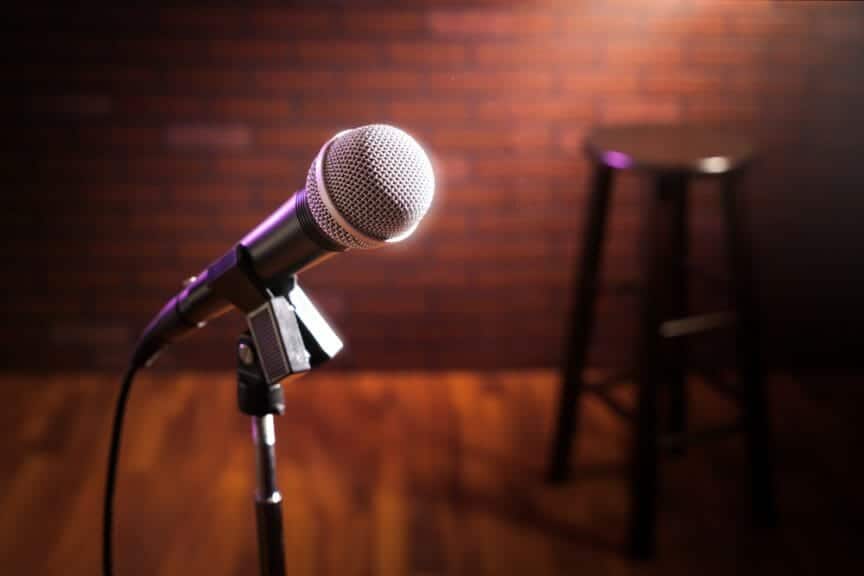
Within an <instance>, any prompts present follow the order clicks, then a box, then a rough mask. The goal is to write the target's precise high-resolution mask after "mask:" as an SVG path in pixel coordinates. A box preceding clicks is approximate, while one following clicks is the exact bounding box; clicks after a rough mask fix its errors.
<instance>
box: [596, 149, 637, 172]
mask: <svg viewBox="0 0 864 576" xmlns="http://www.w3.org/2000/svg"><path fill="white" fill-rule="evenodd" d="M603 163H604V164H606V165H607V166H611V167H612V168H618V169H622V170H623V169H624V168H630V167H631V166H632V165H633V159H632V158H630V156H628V155H627V154H624V153H623V152H616V151H615V150H609V151H608V152H604V153H603Z"/></svg>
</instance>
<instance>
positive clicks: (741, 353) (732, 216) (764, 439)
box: [723, 173, 775, 525]
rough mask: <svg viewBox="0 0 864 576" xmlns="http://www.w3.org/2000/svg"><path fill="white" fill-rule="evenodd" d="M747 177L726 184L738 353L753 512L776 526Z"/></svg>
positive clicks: (726, 180)
mask: <svg viewBox="0 0 864 576" xmlns="http://www.w3.org/2000/svg"><path fill="white" fill-rule="evenodd" d="M741 176H742V174H740V173H737V174H736V173H733V174H729V175H727V176H726V177H725V178H724V183H723V203H724V211H725V219H726V242H727V246H728V248H727V251H728V258H729V268H730V270H729V273H730V276H731V285H732V299H733V300H734V305H735V313H736V323H735V355H736V363H737V369H738V380H739V385H740V386H741V398H742V404H743V405H742V407H741V408H742V411H743V414H742V416H743V424H744V429H745V430H744V431H745V434H746V436H747V445H748V452H749V457H750V474H751V481H752V486H753V487H752V496H753V513H754V516H755V518H756V520H757V522H759V523H761V524H764V525H771V524H773V522H774V520H775V502H774V465H773V454H772V452H773V451H772V439H771V425H770V421H769V417H768V408H767V399H766V394H765V382H764V373H763V368H762V363H761V358H760V351H759V323H758V317H757V315H758V300H757V297H758V295H757V293H756V283H755V281H754V277H753V263H752V255H751V250H752V246H751V231H750V227H749V220H748V218H747V210H746V208H745V206H744V205H743V202H742V198H741V197H740V191H739V188H740V186H739V184H740V180H741Z"/></svg>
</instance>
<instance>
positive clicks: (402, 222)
mask: <svg viewBox="0 0 864 576" xmlns="http://www.w3.org/2000/svg"><path fill="white" fill-rule="evenodd" d="M318 162H320V163H321V166H320V170H321V176H322V177H321V178H320V179H319V175H318V174H317V172H316V164H317V163H318ZM322 183H323V188H324V190H321V189H320V188H321V187H320V184H322ZM434 193H435V175H434V173H433V172H432V164H431V162H429V158H428V157H427V156H426V153H425V152H424V151H423V149H422V148H421V147H420V145H419V144H418V143H417V142H416V141H415V140H414V139H413V138H412V137H411V136H409V135H408V134H406V133H405V132H403V131H402V130H400V129H398V128H394V127H393V126H387V125H385V124H371V125H369V126H362V127H360V128H355V129H353V130H348V131H346V132H343V133H341V134H339V135H338V136H337V137H336V138H335V139H333V140H332V141H331V142H330V143H329V145H328V146H325V148H324V150H323V153H322V154H319V156H318V158H317V159H316V161H315V162H313V163H312V167H311V168H310V169H309V175H308V177H307V179H306V197H307V199H308V203H309V208H310V211H311V213H312V217H313V218H314V219H315V222H316V223H317V224H318V226H319V227H320V228H321V230H322V231H323V232H324V234H325V235H327V236H328V237H329V238H330V239H332V240H333V241H335V242H337V243H338V244H341V245H342V246H345V247H346V248H373V247H376V246H379V245H381V244H382V243H384V242H387V241H390V242H396V241H399V240H401V239H402V238H405V237H407V236H408V235H410V234H411V232H413V230H414V228H415V227H416V226H417V224H418V223H419V222H420V220H421V219H422V218H423V216H424V215H425V214H426V211H427V210H428V209H429V205H430V204H431V203H432V197H433V196H434ZM328 200H329V202H328ZM328 204H329V205H330V206H328ZM334 210H335V212H337V214H333V211H334ZM340 222H341V223H340ZM345 222H347V226H346V225H344V224H345ZM352 228H353V230H352Z"/></svg>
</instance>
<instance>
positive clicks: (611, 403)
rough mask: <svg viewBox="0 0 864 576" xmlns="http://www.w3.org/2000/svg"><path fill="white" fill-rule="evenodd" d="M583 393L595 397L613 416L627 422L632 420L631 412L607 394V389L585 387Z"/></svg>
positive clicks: (632, 414)
mask: <svg viewBox="0 0 864 576" xmlns="http://www.w3.org/2000/svg"><path fill="white" fill-rule="evenodd" d="M585 392H589V393H591V394H593V395H594V396H596V397H597V398H598V399H599V400H600V401H601V402H603V404H605V405H606V407H607V408H609V409H610V410H612V412H614V413H615V414H617V415H618V416H620V417H621V418H626V419H628V420H632V419H633V418H634V413H633V410H632V409H631V408H629V407H627V406H624V405H623V404H622V403H621V402H620V401H619V400H618V399H617V398H615V397H614V396H612V395H611V394H609V390H608V388H605V387H596V386H591V387H586V388H585Z"/></svg>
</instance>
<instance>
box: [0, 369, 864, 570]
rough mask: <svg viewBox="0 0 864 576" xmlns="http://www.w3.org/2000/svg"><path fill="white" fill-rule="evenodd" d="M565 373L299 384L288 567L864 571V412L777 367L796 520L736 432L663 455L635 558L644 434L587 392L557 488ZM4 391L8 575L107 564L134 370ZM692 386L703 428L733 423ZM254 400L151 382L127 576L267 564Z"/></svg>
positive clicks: (123, 543) (215, 378) (209, 384)
mask: <svg viewBox="0 0 864 576" xmlns="http://www.w3.org/2000/svg"><path fill="white" fill-rule="evenodd" d="M555 382H556V381H555V375H554V374H552V373H551V372H524V373H493V374H480V373H366V374H363V373H361V374H345V373H338V372H326V371H325V372H322V373H319V374H316V375H312V376H308V377H306V378H305V379H301V380H299V381H296V382H294V383H291V384H290V385H289V386H287V387H286V400H287V413H286V415H285V416H283V417H281V418H278V419H277V435H278V446H277V448H278V458H279V467H278V471H279V482H280V487H281V489H282V493H283V497H284V499H285V502H284V513H285V524H286V534H285V544H286V549H287V562H288V568H289V574H292V575H295V574H296V575H313V574H314V575H339V576H343V575H353V574H357V575H373V574H374V575H382V576H388V575H394V576H395V575H408V574H412V575H435V574H466V575H467V574H471V575H474V574H592V575H593V574H601V575H602V574H609V575H619V574H682V575H683V574H718V575H719V574H724V575H727V574H769V573H778V574H779V573H783V574H811V573H812V574H817V573H821V574H824V573H850V572H849V569H850V566H851V563H852V562H855V561H857V562H859V563H860V559H859V558H858V555H857V554H856V553H855V548H856V546H858V544H857V540H858V537H859V536H860V518H861V517H862V516H861V514H862V512H864V506H862V499H861V496H860V485H861V480H862V474H861V465H860V463H858V459H860V456H861V454H860V453H859V452H858V449H859V448H860V446H859V445H858V444H857V442H856V437H855V433H856V431H857V427H855V423H856V422H857V405H853V404H849V405H847V402H845V401H843V399H842V397H839V398H838V397H835V396H837V395H836V394H835V395H832V394H831V393H823V394H822V395H821V396H818V395H817V396H816V397H815V398H814V397H813V396H812V394H810V393H809V392H808V389H807V388H806V387H804V386H802V385H799V384H798V383H797V382H795V381H792V380H791V379H788V378H774V379H773V380H772V391H773V393H774V397H775V405H774V412H775V415H776V418H775V420H776V428H777V434H778V478H779V481H780V491H779V496H780V507H781V513H782V520H781V525H780V527H779V528H778V529H776V530H773V531H769V532H759V531H756V530H755V529H753V528H752V527H751V526H750V524H749V517H748V514H747V512H748V508H747V503H748V501H747V497H748V490H747V484H746V469H745V468H744V462H745V461H744V452H743V445H742V442H741V441H740V439H738V438H730V439H729V440H723V441H721V442H719V443H716V444H712V445H710V446H705V447H700V448H698V449H692V450H690V451H689V452H688V453H687V454H686V455H685V456H684V457H681V458H676V459H668V460H666V461H665V462H664V466H663V479H662V494H661V519H660V542H659V554H658V558H657V560H656V561H653V562H650V563H647V564H643V565H637V564H633V563H632V562H630V561H629V560H627V559H626V558H625V557H624V555H623V553H622V549H623V543H624V539H623V536H624V533H625V528H626V519H627V501H626V483H625V480H626V475H625V473H624V471H625V469H626V468H625V466H626V453H627V446H628V435H627V430H626V428H625V427H624V426H623V425H622V424H621V423H620V422H618V421H617V420H616V419H615V418H614V417H613V416H611V415H610V414H608V413H607V412H606V411H605V409H604V408H603V406H602V405H601V404H599V403H597V402H596V401H594V400H592V399H590V398H589V399H586V400H585V402H584V404H583V414H584V428H583V433H582V434H581V436H580V441H579V447H578V449H579V455H580V460H579V467H578V472H577V474H576V478H575V479H574V481H573V482H571V483H570V484H567V485H565V486H557V487H550V486H546V485H544V484H543V483H542V481H541V477H542V466H543V461H544V457H545V454H546V447H547V443H548V439H549V432H550V428H551V415H552V413H553V410H552V409H553V402H554V397H555ZM0 385H2V387H3V388H2V389H3V390H4V391H5V394H4V401H3V404H2V422H3V424H2V426H3V430H2V435H0V455H2V460H0V513H2V517H0V573H2V574H8V575H13V574H14V575H17V574H22V575H23V574H28V575H29V574H39V575H41V574H46V575H55V574H57V575H69V576H74V575H79V574H80V575H84V574H88V575H89V574H98V572H99V545H100V514H101V497H102V489H103V476H104V466H105V459H106V450H107V443H108V442H107V434H108V429H109V424H110V419H111V410H112V402H113V399H114V396H115V394H116V390H117V384H116V378H115V377H111V376H110V375H109V376H106V375H86V374H85V375H78V374H63V375H53V376H49V377H44V376H43V377H38V376H33V375H26V376H25V375H9V374H7V375H5V376H3V377H2V378H0ZM848 388H850V387H849V386H841V387H836V389H837V390H841V389H842V390H846V389H848ZM693 391H694V393H693V396H694V400H693V406H694V412H693V417H694V419H697V420H699V421H702V422H711V421H717V420H722V419H723V418H725V417H727V416H728V415H729V414H731V411H730V410H729V408H728V407H727V406H725V405H724V401H723V400H721V399H720V398H718V397H716V396H713V395H711V393H710V392H708V391H707V390H706V389H705V388H704V387H702V386H700V385H699V384H698V383H696V384H695V385H694V386H693ZM234 394H235V387H234V383H233V378H232V375H231V374H209V375H208V374H200V373H195V374H174V375H168V374H144V375H142V376H141V377H140V379H139V381H138V382H137V383H136V386H135V389H134V391H133V394H132V400H131V404H130V413H129V417H128V421H127V429H126V430H127V432H126V437H125V443H124V448H123V455H122V467H121V473H120V475H119V492H118V510H117V517H118V524H117V528H116V534H117V536H116V542H117V552H116V557H117V574H118V575H121V576H132V575H148V576H153V575H181V574H208V575H250V574H256V573H257V560H256V550H255V532H254V518H253V508H252V500H251V495H252V491H253V480H254V472H253V453H252V449H251V445H250V440H249V422H248V419H247V418H246V417H244V416H242V415H240V414H239V413H238V412H237V410H236V404H235V399H234ZM826 394H827V399H826ZM858 396H859V397H860V396H861V395H860V394H858ZM859 573H862V572H859Z"/></svg>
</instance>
